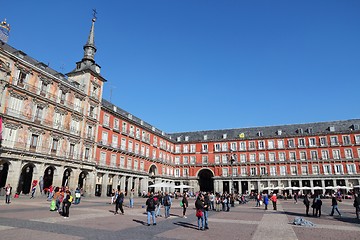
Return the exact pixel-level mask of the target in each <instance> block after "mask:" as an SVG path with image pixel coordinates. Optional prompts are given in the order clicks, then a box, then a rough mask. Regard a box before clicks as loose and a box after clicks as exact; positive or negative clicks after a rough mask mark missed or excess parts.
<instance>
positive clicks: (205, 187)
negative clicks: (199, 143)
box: [198, 168, 214, 192]
mask: <svg viewBox="0 0 360 240" xmlns="http://www.w3.org/2000/svg"><path fill="white" fill-rule="evenodd" d="M213 178H214V174H213V172H212V171H211V170H209V169H206V168H204V169H201V170H200V171H199V173H198V181H199V186H200V191H202V192H214V179H213Z"/></svg>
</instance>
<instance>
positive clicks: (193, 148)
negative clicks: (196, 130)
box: [190, 144, 196, 153]
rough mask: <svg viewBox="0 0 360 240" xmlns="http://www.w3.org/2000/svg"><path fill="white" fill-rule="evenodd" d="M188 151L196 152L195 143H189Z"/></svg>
mask: <svg viewBox="0 0 360 240" xmlns="http://www.w3.org/2000/svg"><path fill="white" fill-rule="evenodd" d="M190 153H196V145H195V144H191V145H190Z"/></svg>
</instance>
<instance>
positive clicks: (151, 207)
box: [146, 194, 157, 226]
mask: <svg viewBox="0 0 360 240" xmlns="http://www.w3.org/2000/svg"><path fill="white" fill-rule="evenodd" d="M156 204H157V202H156V200H155V199H154V196H153V195H152V194H151V195H150V197H149V198H148V199H147V200H146V212H147V225H148V226H150V217H152V221H153V225H156V218H155V208H156Z"/></svg>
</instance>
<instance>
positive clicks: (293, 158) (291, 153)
mask: <svg viewBox="0 0 360 240" xmlns="http://www.w3.org/2000/svg"><path fill="white" fill-rule="evenodd" d="M289 157H290V161H295V160H296V152H290V153H289Z"/></svg>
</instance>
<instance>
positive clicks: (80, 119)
mask: <svg viewBox="0 0 360 240" xmlns="http://www.w3.org/2000/svg"><path fill="white" fill-rule="evenodd" d="M71 117H72V119H74V121H76V122H81V121H82V120H83V118H82V117H79V116H77V115H75V114H73V113H72V114H71Z"/></svg>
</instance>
